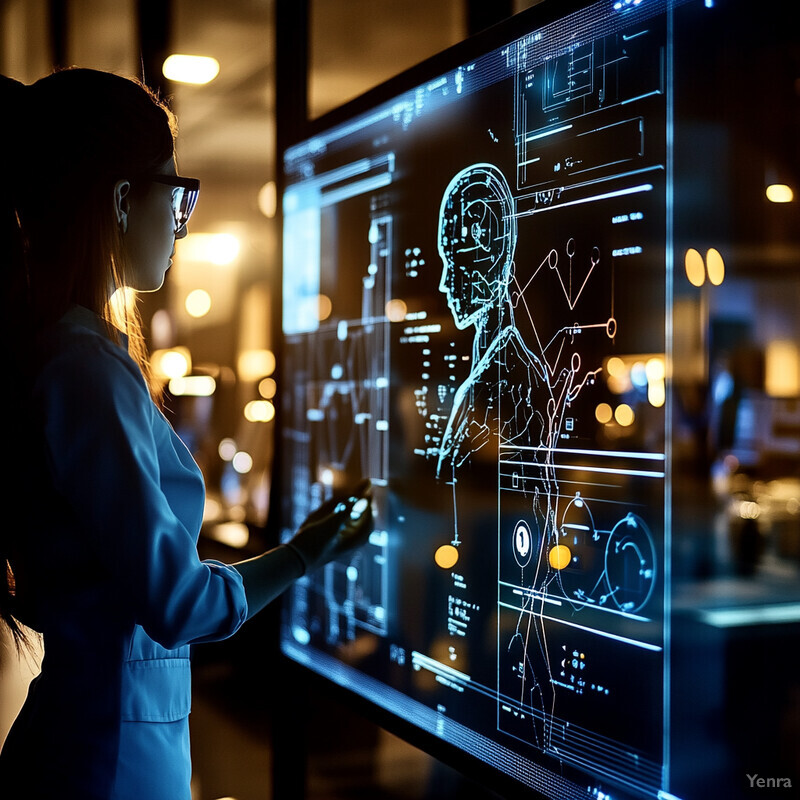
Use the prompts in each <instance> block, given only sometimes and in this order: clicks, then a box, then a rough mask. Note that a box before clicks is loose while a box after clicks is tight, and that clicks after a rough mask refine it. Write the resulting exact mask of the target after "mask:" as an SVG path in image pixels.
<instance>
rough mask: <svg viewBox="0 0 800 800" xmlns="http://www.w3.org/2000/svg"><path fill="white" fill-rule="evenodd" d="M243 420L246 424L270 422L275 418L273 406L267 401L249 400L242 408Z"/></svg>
mask: <svg viewBox="0 0 800 800" xmlns="http://www.w3.org/2000/svg"><path fill="white" fill-rule="evenodd" d="M244 418H245V419H246V420H247V421H248V422H271V421H272V420H273V419H274V418H275V406H273V405H272V403H270V401H269V400H251V401H250V402H249V403H247V405H246V406H245V407H244Z"/></svg>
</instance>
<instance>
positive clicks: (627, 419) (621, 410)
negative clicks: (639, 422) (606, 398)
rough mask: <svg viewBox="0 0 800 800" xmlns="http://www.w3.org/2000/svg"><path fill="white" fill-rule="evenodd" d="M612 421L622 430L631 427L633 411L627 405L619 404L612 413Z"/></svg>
mask: <svg viewBox="0 0 800 800" xmlns="http://www.w3.org/2000/svg"><path fill="white" fill-rule="evenodd" d="M614 419H615V420H616V421H617V422H618V423H619V424H620V425H622V427H623V428H627V427H628V425H633V420H634V413H633V409H632V408H631V407H630V406H629V405H628V404H627V403H620V405H618V406H617V408H616V410H615V411H614Z"/></svg>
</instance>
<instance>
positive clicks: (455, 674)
mask: <svg viewBox="0 0 800 800" xmlns="http://www.w3.org/2000/svg"><path fill="white" fill-rule="evenodd" d="M411 661H412V663H414V664H419V666H420V667H425V669H428V670H430V671H431V672H440V673H441V674H443V675H446V676H447V677H448V678H455V679H456V680H459V681H465V682H466V683H469V682H470V681H471V680H472V678H470V676H469V675H465V674H464V673H463V672H459V671H458V670H457V669H453V668H452V667H448V666H447V664H442V663H441V661H436V660H435V659H433V658H430V657H429V656H424V655H422V653H418V652H417V651H416V650H413V651H412V652H411Z"/></svg>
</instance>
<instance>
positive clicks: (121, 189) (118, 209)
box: [114, 180, 131, 233]
mask: <svg viewBox="0 0 800 800" xmlns="http://www.w3.org/2000/svg"><path fill="white" fill-rule="evenodd" d="M130 191H131V183H130V181H127V180H121V181H117V182H116V183H115V184H114V212H115V214H116V216H117V224H118V225H119V229H120V231H121V232H122V233H127V231H128V213H129V212H130V210H131V205H130V201H129V200H128V195H129V194H130Z"/></svg>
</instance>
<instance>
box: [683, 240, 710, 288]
mask: <svg viewBox="0 0 800 800" xmlns="http://www.w3.org/2000/svg"><path fill="white" fill-rule="evenodd" d="M683 264H684V267H685V268H686V277H687V278H688V279H689V283H691V284H692V286H702V285H703V284H704V283H705V281H706V265H705V264H704V263H703V256H701V255H700V253H699V252H698V251H697V250H695V249H694V248H693V247H690V248H689V249H688V250H687V251H686V255H685V256H684V259H683Z"/></svg>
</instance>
